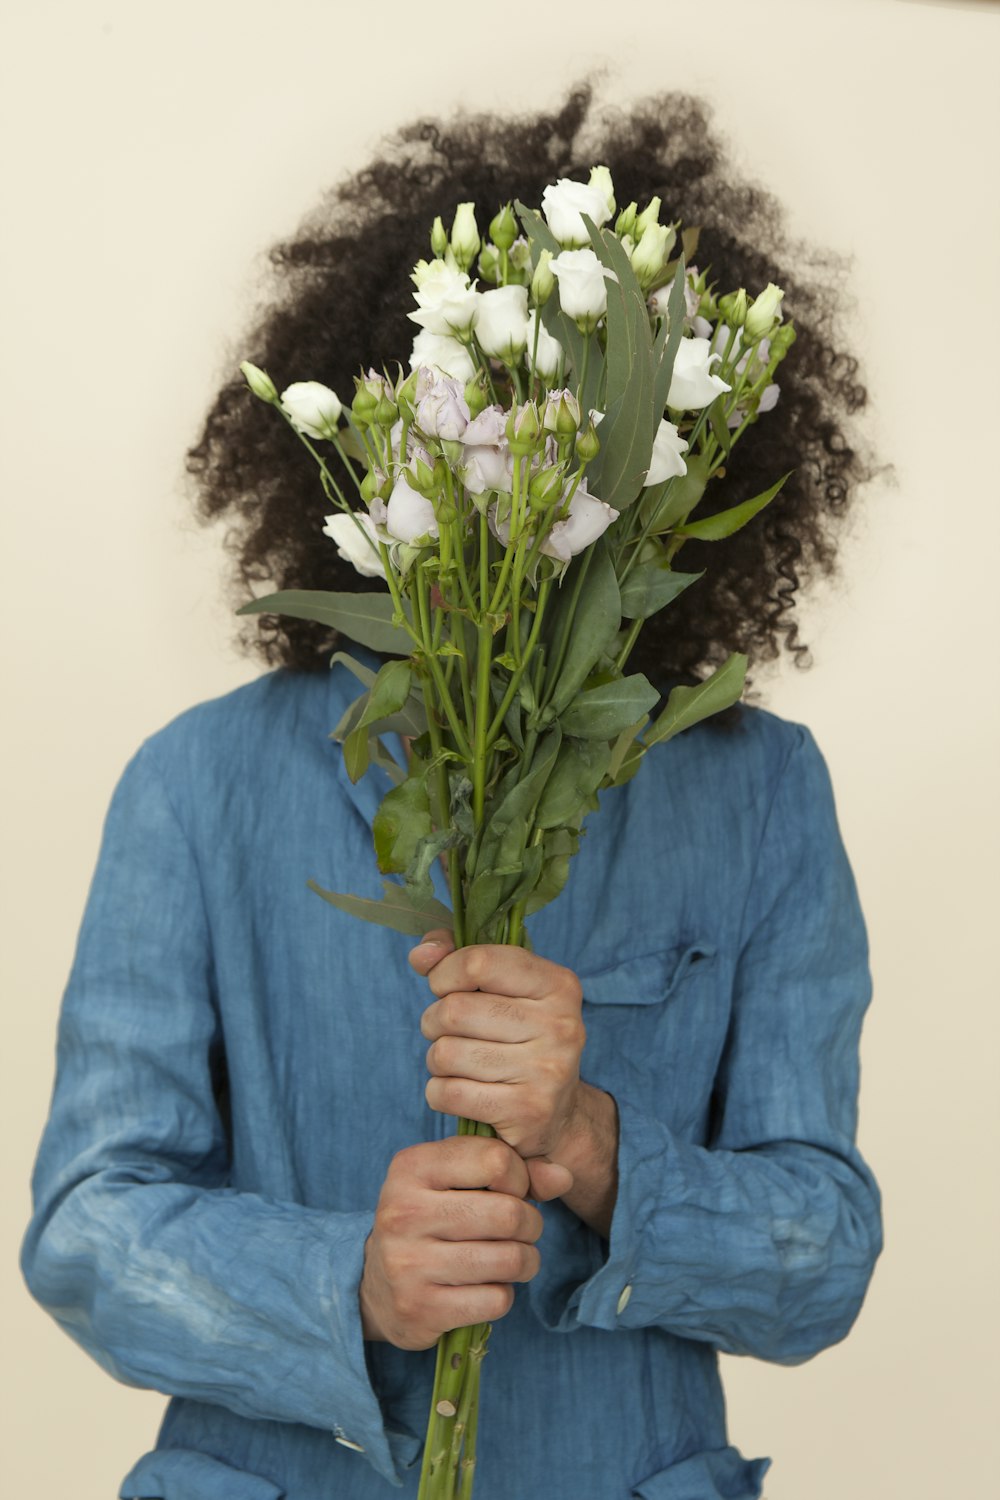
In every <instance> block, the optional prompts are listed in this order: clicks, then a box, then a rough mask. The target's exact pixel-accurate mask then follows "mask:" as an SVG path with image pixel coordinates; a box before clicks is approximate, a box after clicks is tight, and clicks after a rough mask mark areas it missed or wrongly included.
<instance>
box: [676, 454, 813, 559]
mask: <svg viewBox="0 0 1000 1500" xmlns="http://www.w3.org/2000/svg"><path fill="white" fill-rule="evenodd" d="M792 472H793V471H792V470H791V469H789V471H788V473H787V474H783V475H782V476H781V478H780V479H779V480H778V482H777V484H772V486H771V488H770V489H769V490H764V492H763V494H760V495H755V496H754V497H753V499H752V500H744V501H743V502H742V504H740V505H733V506H731V507H730V508H729V510H720V511H718V512H717V513H716V514H715V515H714V516H706V517H705V519H704V520H703V521H692V522H690V523H689V524H688V525H685V526H678V527H677V529H676V532H675V535H676V536H690V537H697V539H698V540H699V541H701V542H718V541H721V540H722V538H723V537H726V536H732V534H733V532H734V531H739V530H740V528H741V527H742V526H745V525H746V524H747V522H748V521H752V520H753V518H754V516H755V515H756V514H757V512H758V511H759V510H763V509H764V506H765V505H770V503H771V501H772V500H773V499H774V497H775V495H776V494H777V493H778V491H779V490H780V489H781V487H782V485H783V484H784V483H785V480H786V479H788V478H789V477H790V475H791V474H792Z"/></svg>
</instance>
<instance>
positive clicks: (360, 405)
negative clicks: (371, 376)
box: [351, 375, 382, 427]
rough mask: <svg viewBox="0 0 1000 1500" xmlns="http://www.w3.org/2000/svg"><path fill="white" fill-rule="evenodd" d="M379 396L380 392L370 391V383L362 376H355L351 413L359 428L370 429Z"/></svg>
mask: <svg viewBox="0 0 1000 1500" xmlns="http://www.w3.org/2000/svg"><path fill="white" fill-rule="evenodd" d="M381 394H382V393H381V391H377V390H372V388H371V382H370V381H369V380H367V379H366V378H365V377H364V376H363V375H355V377H354V400H353V401H352V402H351V411H352V412H353V413H354V420H355V421H356V422H357V424H358V426H359V427H370V426H371V424H372V422H374V420H375V412H376V411H377V409H378V403H379V399H380V397H381Z"/></svg>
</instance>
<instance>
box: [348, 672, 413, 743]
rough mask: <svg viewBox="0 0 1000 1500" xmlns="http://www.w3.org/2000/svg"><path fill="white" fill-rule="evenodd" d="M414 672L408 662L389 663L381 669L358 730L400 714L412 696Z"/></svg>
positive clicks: (372, 687)
mask: <svg viewBox="0 0 1000 1500" xmlns="http://www.w3.org/2000/svg"><path fill="white" fill-rule="evenodd" d="M411 677H412V671H411V667H410V663H409V662H408V661H387V662H384V663H383V664H382V666H381V667H379V669H378V671H377V672H376V674H375V681H374V682H373V684H372V686H371V690H370V691H369V694H368V704H367V707H366V708H365V711H364V713H363V714H362V715H361V718H360V719H359V720H358V724H357V728H358V729H364V728H367V726H368V725H369V724H374V723H376V722H377V721H379V720H381V719H386V718H388V717H389V715H390V714H398V713H399V711H400V709H401V708H402V707H403V705H404V703H405V702H406V700H407V698H408V697H409V696H410V681H411Z"/></svg>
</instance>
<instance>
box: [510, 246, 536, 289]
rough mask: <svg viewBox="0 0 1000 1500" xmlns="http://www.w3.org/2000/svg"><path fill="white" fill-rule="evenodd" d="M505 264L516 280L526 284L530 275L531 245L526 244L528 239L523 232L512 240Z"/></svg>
mask: <svg viewBox="0 0 1000 1500" xmlns="http://www.w3.org/2000/svg"><path fill="white" fill-rule="evenodd" d="M507 264H508V268H509V270H510V272H511V274H512V275H516V277H517V280H518V281H519V282H521V283H522V285H524V286H527V284H528V282H529V281H530V280H531V275H532V271H531V246H530V245H529V244H528V241H527V240H526V239H525V238H524V235H523V234H522V235H519V237H518V238H517V239H516V240H515V241H514V243H513V245H511V247H510V251H509V253H508V257H507Z"/></svg>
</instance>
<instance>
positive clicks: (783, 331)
mask: <svg viewBox="0 0 1000 1500" xmlns="http://www.w3.org/2000/svg"><path fill="white" fill-rule="evenodd" d="M797 338H798V334H797V333H796V332H795V324H794V323H779V325H778V327H777V328H776V329H775V330H774V332H773V333H772V334H771V361H770V362H771V363H774V362H775V356H777V359H779V360H780V359H784V357H785V355H786V354H787V353H788V351H789V349H790V348H791V347H792V345H793V344H794V343H795V340H796V339H797Z"/></svg>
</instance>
